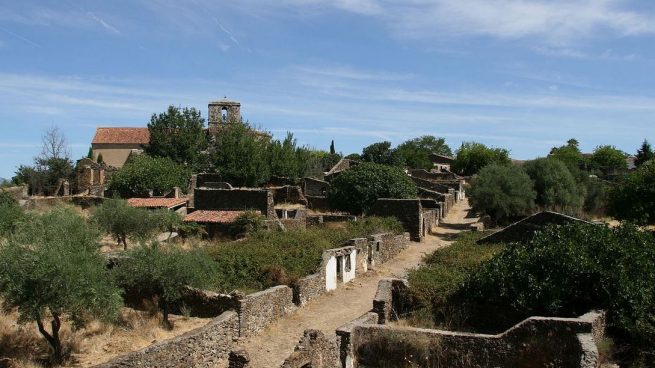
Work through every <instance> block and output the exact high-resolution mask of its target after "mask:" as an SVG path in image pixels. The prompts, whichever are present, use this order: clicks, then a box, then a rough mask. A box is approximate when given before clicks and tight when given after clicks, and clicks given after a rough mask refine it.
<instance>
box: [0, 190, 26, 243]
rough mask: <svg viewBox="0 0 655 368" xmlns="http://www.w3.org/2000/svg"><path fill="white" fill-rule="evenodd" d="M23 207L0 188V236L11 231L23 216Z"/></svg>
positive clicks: (7, 234)
mask: <svg viewBox="0 0 655 368" xmlns="http://www.w3.org/2000/svg"><path fill="white" fill-rule="evenodd" d="M24 215H25V214H24V212H23V209H22V208H21V207H20V206H19V205H18V202H16V200H15V199H14V198H13V197H12V196H11V195H10V194H9V193H7V192H5V191H4V190H2V189H0V238H4V237H8V236H9V235H10V234H11V233H13V231H14V228H15V226H16V224H18V223H19V222H20V221H21V220H22V219H23V217H24Z"/></svg>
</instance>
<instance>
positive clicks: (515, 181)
mask: <svg viewBox="0 0 655 368" xmlns="http://www.w3.org/2000/svg"><path fill="white" fill-rule="evenodd" d="M468 193H469V199H470V202H471V206H472V207H473V209H474V210H476V211H478V212H482V213H485V214H488V215H489V216H491V217H492V218H493V219H494V220H496V221H504V220H507V219H508V218H512V217H516V216H522V215H526V214H528V213H529V212H531V211H532V210H534V207H535V206H534V199H535V198H536V196H537V194H536V193H535V191H534V189H533V185H532V181H531V180H530V177H529V176H528V174H526V172H525V171H524V170H523V169H521V168H520V167H517V166H500V165H490V166H487V167H485V168H484V169H482V170H481V171H480V173H479V174H478V176H477V177H475V178H473V180H472V181H471V188H470V189H469V191H468Z"/></svg>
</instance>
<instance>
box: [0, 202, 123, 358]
mask: <svg viewBox="0 0 655 368" xmlns="http://www.w3.org/2000/svg"><path fill="white" fill-rule="evenodd" d="M98 235H99V234H98V231H96V230H95V229H94V228H92V227H88V226H87V224H86V223H85V221H84V219H83V218H81V217H80V216H79V215H78V214H77V213H76V212H75V211H74V210H72V209H69V208H57V209H55V210H53V211H51V212H48V213H46V214H43V215H32V216H31V218H30V221H25V222H22V223H20V224H19V225H18V227H17V228H16V232H15V234H14V236H13V237H11V238H10V240H9V241H8V244H6V245H4V246H2V247H0V295H1V296H2V299H3V307H4V308H5V309H13V308H17V309H18V313H19V314H20V318H19V322H22V323H25V322H30V321H34V322H36V324H37V326H38V328H39V332H40V333H41V334H42V335H43V337H44V338H45V339H46V340H47V341H48V344H49V345H50V347H51V350H52V355H51V360H52V361H53V362H54V363H60V362H61V361H62V360H63V359H64V358H65V356H66V354H67V352H66V351H64V350H63V347H62V344H61V340H60V337H59V329H60V327H61V324H62V322H63V321H64V319H66V320H70V321H72V322H73V323H74V325H76V326H80V325H82V324H84V322H85V321H87V320H88V319H90V318H97V319H101V320H112V319H113V318H114V317H116V316H117V314H118V311H119V308H120V306H121V297H120V294H119V292H118V289H117V288H116V287H115V285H114V284H113V281H112V279H111V277H110V275H109V274H108V273H107V271H106V268H105V267H106V259H105V258H104V257H103V256H102V255H101V254H100V253H99V251H98V248H99V245H98ZM47 319H51V323H50V325H51V330H50V331H49V332H48V331H47V329H46V328H45V326H44V322H46V320H47Z"/></svg>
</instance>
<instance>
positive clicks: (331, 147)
mask: <svg viewBox="0 0 655 368" xmlns="http://www.w3.org/2000/svg"><path fill="white" fill-rule="evenodd" d="M336 153H337V151H336V150H335V149H334V139H333V140H332V142H330V154H331V155H335V154H336Z"/></svg>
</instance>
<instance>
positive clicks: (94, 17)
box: [86, 12, 121, 34]
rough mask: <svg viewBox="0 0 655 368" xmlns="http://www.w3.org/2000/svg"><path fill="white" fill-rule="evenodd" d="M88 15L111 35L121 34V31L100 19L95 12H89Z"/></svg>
mask: <svg viewBox="0 0 655 368" xmlns="http://www.w3.org/2000/svg"><path fill="white" fill-rule="evenodd" d="M86 15H87V16H89V18H91V19H93V20H94V21H96V22H98V23H99V24H100V25H101V26H102V27H103V28H104V29H106V30H107V31H109V32H111V33H115V34H120V33H121V31H119V30H118V29H116V27H114V26H112V25H110V24H109V23H107V22H106V21H105V20H104V19H102V18H100V17H98V16H97V15H95V14H94V13H93V12H87V13H86Z"/></svg>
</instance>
